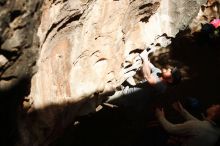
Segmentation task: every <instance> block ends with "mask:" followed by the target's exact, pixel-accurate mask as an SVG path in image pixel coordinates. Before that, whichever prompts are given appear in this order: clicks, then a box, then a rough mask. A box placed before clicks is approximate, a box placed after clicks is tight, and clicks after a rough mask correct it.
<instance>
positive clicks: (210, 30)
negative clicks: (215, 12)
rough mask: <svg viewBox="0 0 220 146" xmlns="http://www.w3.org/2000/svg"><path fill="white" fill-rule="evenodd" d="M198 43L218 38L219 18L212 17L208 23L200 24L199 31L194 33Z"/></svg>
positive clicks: (210, 41) (219, 30)
mask: <svg viewBox="0 0 220 146" xmlns="http://www.w3.org/2000/svg"><path fill="white" fill-rule="evenodd" d="M195 36H196V39H197V40H198V42H199V44H204V43H206V42H207V43H214V42H215V41H216V42H218V39H219V38H220V19H214V20H212V21H211V22H209V23H206V24H202V28H201V31H200V32H198V33H195Z"/></svg>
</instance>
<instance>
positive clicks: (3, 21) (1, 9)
mask: <svg viewBox="0 0 220 146" xmlns="http://www.w3.org/2000/svg"><path fill="white" fill-rule="evenodd" d="M41 5H42V2H41V0H36V1H31V0H0V114H1V121H0V123H1V124H0V125H1V127H0V129H1V133H0V137H1V140H0V145H13V142H14V141H15V139H14V138H15V137H14V135H17V134H16V129H17V122H16V120H17V119H16V118H17V113H18V110H17V109H18V106H19V104H20V102H21V101H20V100H21V99H22V98H23V97H24V95H25V94H28V91H29V90H30V85H29V83H30V80H31V76H32V74H33V71H34V68H33V67H34V66H35V64H36V60H37V57H38V48H39V39H38V37H37V28H38V26H39V24H40V19H39V18H40V14H41V13H40V8H41Z"/></svg>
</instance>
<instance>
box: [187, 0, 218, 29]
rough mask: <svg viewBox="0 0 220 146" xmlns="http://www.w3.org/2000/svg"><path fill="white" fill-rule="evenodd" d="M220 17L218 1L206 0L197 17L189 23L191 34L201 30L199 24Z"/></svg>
mask: <svg viewBox="0 0 220 146" xmlns="http://www.w3.org/2000/svg"><path fill="white" fill-rule="evenodd" d="M219 15H220V0H208V1H207V3H206V4H204V5H203V6H202V7H201V9H200V10H199V13H198V15H197V16H196V18H195V19H193V21H192V23H190V25H189V28H190V29H191V32H192V33H193V32H198V31H200V29H201V24H205V23H209V22H210V21H211V20H213V19H215V18H219Z"/></svg>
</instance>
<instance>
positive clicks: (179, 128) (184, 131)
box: [159, 117, 193, 136]
mask: <svg viewBox="0 0 220 146" xmlns="http://www.w3.org/2000/svg"><path fill="white" fill-rule="evenodd" d="M159 122H160V123H161V125H162V127H163V128H164V129H165V130H166V131H167V132H168V133H170V134H175V135H182V136H187V135H190V134H191V132H192V128H193V125H192V123H191V122H190V121H186V122H184V123H181V124H173V123H171V122H169V121H168V120H167V119H166V118H165V117H160V118H159Z"/></svg>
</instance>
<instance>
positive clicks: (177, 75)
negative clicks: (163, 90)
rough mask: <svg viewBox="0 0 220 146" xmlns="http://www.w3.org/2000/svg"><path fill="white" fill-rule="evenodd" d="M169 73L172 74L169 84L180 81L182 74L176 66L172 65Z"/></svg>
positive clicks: (175, 83)
mask: <svg viewBox="0 0 220 146" xmlns="http://www.w3.org/2000/svg"><path fill="white" fill-rule="evenodd" d="M171 75H172V78H173V81H172V82H171V83H170V84H171V85H177V84H179V83H180V82H181V80H182V74H181V72H180V70H179V69H178V68H177V67H174V68H173V69H172V70H171Z"/></svg>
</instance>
